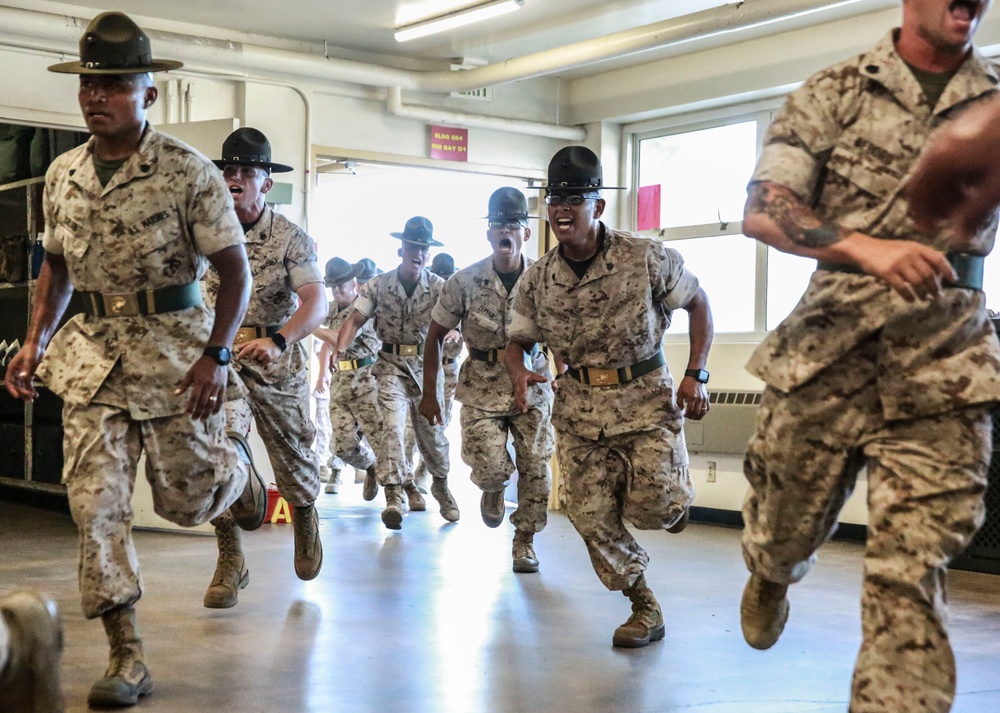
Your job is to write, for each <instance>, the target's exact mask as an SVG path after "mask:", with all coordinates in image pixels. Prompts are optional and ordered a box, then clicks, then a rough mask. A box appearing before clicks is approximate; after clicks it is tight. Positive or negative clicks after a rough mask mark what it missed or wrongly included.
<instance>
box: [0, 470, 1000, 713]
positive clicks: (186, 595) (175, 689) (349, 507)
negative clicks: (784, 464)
mask: <svg viewBox="0 0 1000 713" xmlns="http://www.w3.org/2000/svg"><path fill="white" fill-rule="evenodd" d="M463 478H464V476H463ZM456 481H457V482H456V487H455V490H456V496H457V497H458V500H459V503H460V505H461V506H462V508H463V510H462V513H463V515H462V520H461V521H460V522H459V523H457V524H455V525H449V524H446V523H445V522H444V521H443V520H442V519H441V518H440V516H439V515H438V514H437V512H436V506H435V505H433V504H432V505H431V506H430V509H431V511H430V512H426V513H414V514H409V515H407V516H406V518H405V519H404V522H403V530H402V531H401V532H390V531H388V530H386V529H385V528H384V527H383V526H382V523H381V521H380V519H379V508H380V507H381V506H380V505H377V504H378V503H380V502H381V496H380V497H379V500H377V501H376V503H372V504H369V503H365V502H364V501H363V500H362V499H361V495H360V490H361V486H360V485H354V484H345V486H344V488H343V489H342V493H341V494H340V495H336V496H334V495H322V496H321V509H320V510H321V518H322V524H321V531H322V536H323V541H324V544H325V549H326V559H325V563H324V567H323V571H322V573H321V574H320V576H319V577H318V578H317V579H316V580H315V581H313V582H300V581H299V580H297V579H296V578H295V575H294V573H293V570H292V532H291V527H290V526H288V525H266V526H264V527H263V528H261V530H259V531H257V532H254V533H250V534H248V535H246V536H245V538H244V542H245V548H246V551H247V555H248V559H249V563H250V564H249V566H250V571H251V583H250V586H249V588H247V589H246V590H244V591H243V592H242V593H241V596H240V603H239V605H238V606H237V607H236V608H234V609H231V610H227V611H215V610H209V609H204V608H203V607H202V606H201V600H202V595H203V593H204V590H205V587H206V586H207V584H208V582H209V580H210V578H211V575H212V571H213V568H214V562H215V546H214V541H213V539H212V538H210V537H203V536H197V535H187V534H170V533H158V532H138V533H136V541H137V543H138V548H139V554H140V560H141V562H142V566H143V571H144V576H145V580H146V593H145V595H144V596H143V598H142V600H141V602H140V603H139V607H138V612H139V622H140V627H141V631H142V633H143V636H144V638H145V642H146V653H147V659H148V662H149V665H150V669H151V671H152V673H153V678H154V681H155V686H156V689H155V693H154V694H153V695H152V696H150V697H148V698H146V699H143V702H142V703H141V704H140V706H139V707H138V709H137V710H140V711H147V712H148V713H153V712H163V713H167V712H169V713H200V712H207V711H212V712H216V711H220V712H221V711H233V712H237V711H238V712H244V713H251V712H257V711H259V712H261V713H264V712H267V713H271V712H273V711H290V712H295V713H299V712H306V711H310V712H312V711H315V712H316V713H332V712H336V713H354V712H357V713H368V712H370V711H380V712H396V711H405V712H406V713H422V712H424V711H427V712H430V711H433V712H434V713H478V712H480V711H484V712H485V711H503V712H508V711H509V712H521V711H551V712H552V713H561V712H563V711H566V712H570V711H571V712H573V713H581V712H587V711H602V712H604V711H608V712H617V711H621V712H623V713H625V712H627V713H637V712H640V711H644V712H649V713H653V712H658V713H665V712H668V711H669V712H673V711H678V712H679V711H691V712H696V713H834V712H840V713H843V711H845V710H846V707H847V706H846V702H847V697H848V691H849V685H850V676H851V669H852V666H853V662H854V656H855V653H856V651H857V647H858V644H859V638H860V636H859V614H858V612H859V604H858V596H859V587H860V567H861V557H860V556H861V549H860V547H859V546H857V545H852V544H845V543H831V544H829V545H827V546H826V547H825V548H824V550H823V552H822V556H821V560H820V562H819V564H818V565H817V567H816V568H815V570H814V571H813V572H812V573H811V574H810V575H809V577H807V578H806V580H805V581H804V582H802V583H801V584H799V585H797V586H796V587H794V588H793V589H792V592H791V602H792V615H791V619H790V621H789V624H788V627H787V628H786V630H785V633H784V636H783V637H782V639H781V641H780V642H779V643H778V645H777V646H775V648H773V649H772V650H770V651H767V652H757V651H754V650H752V649H750V648H749V647H748V646H746V644H744V642H743V640H742V637H741V635H740V628H739V618H738V605H739V598H740V592H741V590H742V586H743V583H744V581H745V576H746V575H745V570H744V567H743V563H742V559H741V556H740V550H739V533H738V532H737V531H735V530H729V529H723V528H718V527H713V526H708V525H697V524H693V525H691V526H689V528H688V529H687V531H685V532H684V533H683V534H681V535H668V534H666V533H639V539H640V541H641V542H642V543H643V544H644V546H646V547H647V549H648V550H649V551H650V554H651V560H652V561H651V566H650V570H649V573H648V575H647V576H648V579H649V582H650V584H651V586H652V587H653V589H654V591H655V592H656V593H657V595H658V596H659V599H660V602H661V604H662V606H663V609H664V615H665V619H666V623H667V636H666V639H665V640H664V641H662V642H660V643H657V644H653V645H651V646H650V647H648V648H646V649H639V650H631V651H629V650H618V649H614V648H612V646H611V633H612V631H613V630H614V628H615V627H616V626H617V625H618V624H620V623H622V622H623V621H624V620H625V619H626V618H627V616H628V614H629V606H628V601H627V600H626V599H625V598H624V597H622V595H620V594H618V593H610V592H607V591H606V590H605V589H604V588H603V587H602V586H601V584H600V583H599V581H598V580H597V578H596V577H595V575H594V573H593V571H592V569H591V566H590V562H589V559H588V557H587V554H586V550H585V549H584V547H583V544H582V543H581V541H580V539H579V537H578V536H577V535H576V533H575V531H574V530H573V528H572V526H571V525H570V524H569V522H568V521H567V520H566V518H565V517H563V516H562V515H559V514H557V513H553V514H552V516H551V518H550V523H549V526H548V528H547V529H546V530H545V532H544V533H542V534H541V535H539V536H538V537H537V551H538V555H539V557H540V559H541V562H542V571H541V572H540V573H539V574H536V575H514V574H513V573H512V572H511V571H510V539H511V535H512V530H511V529H510V525H509V524H508V523H504V525H503V526H501V527H500V528H498V529H497V530H490V529H488V528H486V526H485V525H483V523H482V521H481V519H480V517H479V512H478V497H477V491H476V490H475V489H474V487H473V486H471V485H470V484H469V483H468V482H467V481H465V482H461V481H459V479H456ZM0 543H2V544H0V546H2V548H3V555H2V558H0V591H3V590H6V589H9V588H11V587H13V586H15V585H20V586H30V587H36V588H41V589H43V590H45V591H47V592H49V593H51V594H52V595H53V596H54V597H55V598H56V600H57V601H58V603H59V605H60V607H61V609H62V613H63V618H64V623H65V633H66V650H65V654H64V657H63V681H64V687H65V691H66V700H67V711H68V713H77V712H79V711H84V710H86V709H87V708H86V703H85V701H86V695H87V691H88V689H89V687H90V685H91V684H92V683H93V681H94V680H96V678H97V677H99V676H100V675H101V674H102V672H103V669H104V666H105V661H106V655H107V646H106V642H105V640H104V635H103V632H102V629H101V626H100V624H99V623H98V622H96V621H86V620H84V619H83V617H82V616H81V614H80V608H79V599H78V594H77V586H76V555H75V546H76V542H75V528H74V526H73V524H72V522H71V521H70V520H69V518H68V517H66V516H62V515H58V514H53V513H51V512H45V511H41V510H35V509H31V508H27V507H24V506H15V505H10V504H4V503H0ZM951 601H952V627H951V628H952V633H953V637H952V638H953V641H954V645H955V649H956V655H957V659H958V666H959V696H958V699H957V702H956V705H955V708H954V711H955V713H986V712H987V711H997V710H1000V578H998V577H995V576H989V575H982V574H976V573H968V572H954V573H953V574H952V576H951Z"/></svg>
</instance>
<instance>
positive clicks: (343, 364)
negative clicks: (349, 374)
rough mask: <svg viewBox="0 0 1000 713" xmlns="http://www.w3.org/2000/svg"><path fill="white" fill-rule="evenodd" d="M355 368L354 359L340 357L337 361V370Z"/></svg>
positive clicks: (351, 369)
mask: <svg viewBox="0 0 1000 713" xmlns="http://www.w3.org/2000/svg"><path fill="white" fill-rule="evenodd" d="M356 368H357V366H355V361H354V359H341V360H340V361H338V362H337V370H338V371H353V370H354V369H356Z"/></svg>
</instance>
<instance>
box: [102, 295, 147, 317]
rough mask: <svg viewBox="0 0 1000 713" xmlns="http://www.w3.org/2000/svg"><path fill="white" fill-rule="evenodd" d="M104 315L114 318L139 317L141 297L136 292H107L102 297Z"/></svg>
mask: <svg viewBox="0 0 1000 713" xmlns="http://www.w3.org/2000/svg"><path fill="white" fill-rule="evenodd" d="M101 299H102V300H103V301H104V313H105V314H108V315H111V316H112V317H137V316H138V315H139V297H138V296H137V295H136V293H135V292H106V293H104V294H102V295H101Z"/></svg>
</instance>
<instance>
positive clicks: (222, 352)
mask: <svg viewBox="0 0 1000 713" xmlns="http://www.w3.org/2000/svg"><path fill="white" fill-rule="evenodd" d="M202 355H204V356H207V357H208V358H209V359H211V360H212V361H214V362H215V363H216V364H218V365H219V366H226V364H228V363H229V362H230V360H231V359H232V357H233V354H232V352H231V351H229V349H227V348H226V347H205V351H204V352H202Z"/></svg>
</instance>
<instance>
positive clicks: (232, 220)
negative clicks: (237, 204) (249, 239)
mask: <svg viewBox="0 0 1000 713" xmlns="http://www.w3.org/2000/svg"><path fill="white" fill-rule="evenodd" d="M187 212H188V224H189V226H190V229H191V236H192V238H193V239H194V243H195V245H196V246H197V247H198V250H199V251H200V252H201V253H202V254H203V255H212V254H214V253H217V252H219V251H220V250H225V249H226V248H230V247H233V246H234V245H242V244H243V243H244V242H245V238H244V236H243V228H242V226H241V225H240V222H239V220H238V219H237V218H236V212H235V211H234V210H233V197H232V196H231V195H230V194H229V191H228V190H227V189H226V184H225V183H224V182H223V180H222V174H221V173H219V171H218V170H216V169H215V168H214V167H213V166H212V165H211V164H208V165H206V166H204V167H202V168H201V170H200V171H199V172H198V173H197V174H196V175H195V177H194V180H193V181H192V183H191V189H190V190H189V192H188V211H187Z"/></svg>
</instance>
